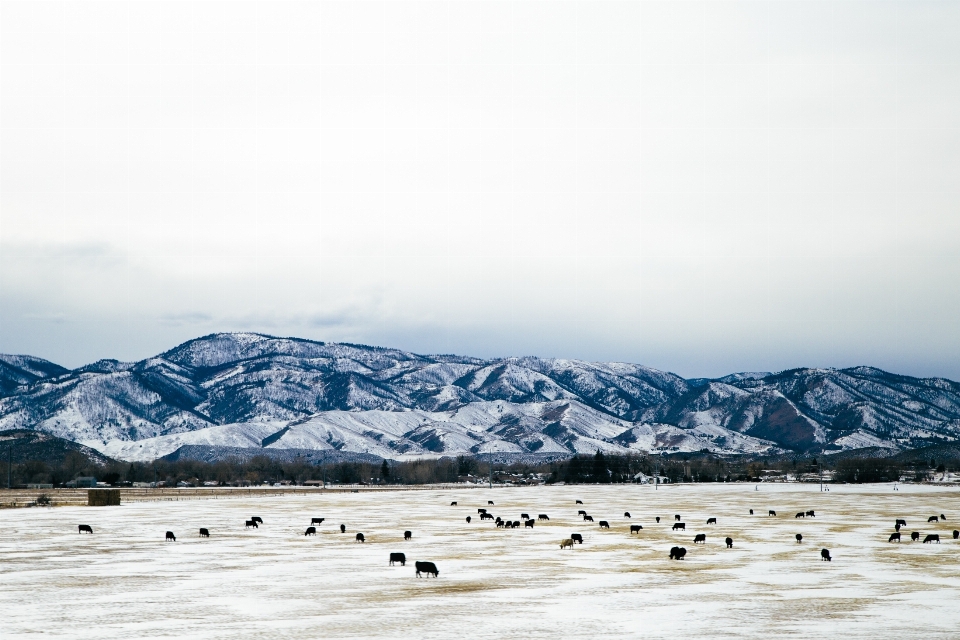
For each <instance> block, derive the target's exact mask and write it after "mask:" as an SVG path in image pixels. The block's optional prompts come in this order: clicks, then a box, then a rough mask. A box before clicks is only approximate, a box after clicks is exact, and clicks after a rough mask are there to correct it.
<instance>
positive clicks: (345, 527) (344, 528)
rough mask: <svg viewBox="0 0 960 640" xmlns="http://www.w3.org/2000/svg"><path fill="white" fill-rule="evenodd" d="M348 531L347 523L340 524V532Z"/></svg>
mask: <svg viewBox="0 0 960 640" xmlns="http://www.w3.org/2000/svg"><path fill="white" fill-rule="evenodd" d="M346 532H347V525H345V524H342V525H340V533H346Z"/></svg>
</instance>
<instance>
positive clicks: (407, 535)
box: [403, 531, 413, 540]
mask: <svg viewBox="0 0 960 640" xmlns="http://www.w3.org/2000/svg"><path fill="white" fill-rule="evenodd" d="M412 537H413V533H412V532H410V531H404V532H403V539H404V540H409V539H410V538H412Z"/></svg>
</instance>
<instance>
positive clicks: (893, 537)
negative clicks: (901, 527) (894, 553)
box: [887, 531, 900, 542]
mask: <svg viewBox="0 0 960 640" xmlns="http://www.w3.org/2000/svg"><path fill="white" fill-rule="evenodd" d="M894 540H896V541H897V542H900V532H899V531H897V532H895V533H891V534H890V538H889V539H888V540H887V542H893V541H894Z"/></svg>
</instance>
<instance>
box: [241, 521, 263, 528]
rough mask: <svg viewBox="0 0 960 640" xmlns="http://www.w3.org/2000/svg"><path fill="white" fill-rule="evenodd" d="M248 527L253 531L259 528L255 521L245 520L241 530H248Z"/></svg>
mask: <svg viewBox="0 0 960 640" xmlns="http://www.w3.org/2000/svg"><path fill="white" fill-rule="evenodd" d="M250 527H253V528H254V529H259V528H260V527H259V526H257V521H256V520H246V521H245V522H244V523H243V528H244V529H249V528H250Z"/></svg>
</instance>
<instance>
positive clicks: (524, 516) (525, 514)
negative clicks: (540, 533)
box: [520, 513, 530, 520]
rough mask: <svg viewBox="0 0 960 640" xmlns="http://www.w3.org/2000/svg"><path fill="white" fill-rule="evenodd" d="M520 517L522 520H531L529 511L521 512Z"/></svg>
mask: <svg viewBox="0 0 960 640" xmlns="http://www.w3.org/2000/svg"><path fill="white" fill-rule="evenodd" d="M520 519H521V520H529V519H530V514H529V513H521V514H520Z"/></svg>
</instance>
